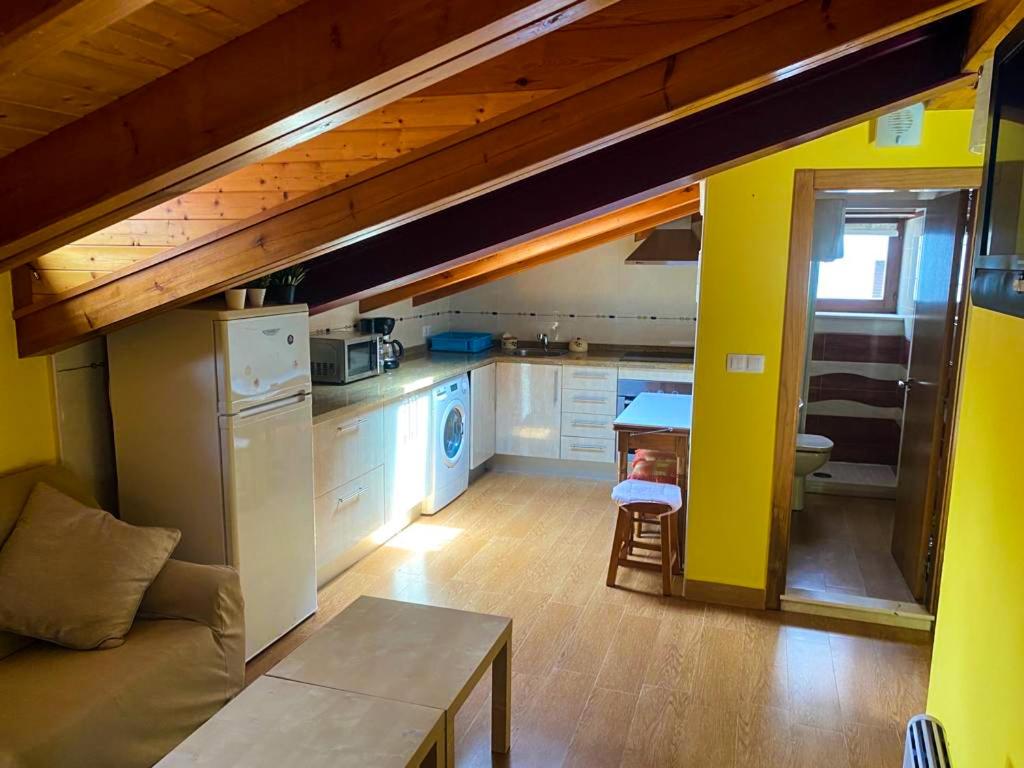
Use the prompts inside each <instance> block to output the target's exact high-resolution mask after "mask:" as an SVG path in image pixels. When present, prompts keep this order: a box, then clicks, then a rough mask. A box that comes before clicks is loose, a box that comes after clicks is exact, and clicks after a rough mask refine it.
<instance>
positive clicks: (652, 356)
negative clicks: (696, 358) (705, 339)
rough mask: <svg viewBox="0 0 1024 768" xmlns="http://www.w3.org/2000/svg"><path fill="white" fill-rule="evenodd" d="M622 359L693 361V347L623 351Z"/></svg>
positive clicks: (663, 361) (660, 361)
mask: <svg viewBox="0 0 1024 768" xmlns="http://www.w3.org/2000/svg"><path fill="white" fill-rule="evenodd" d="M621 359H622V360H623V361H625V362H627V363H692V362H693V348H692V347H691V348H687V347H682V348H680V349H679V350H672V351H671V352H654V351H650V352H623V353H622V358H621Z"/></svg>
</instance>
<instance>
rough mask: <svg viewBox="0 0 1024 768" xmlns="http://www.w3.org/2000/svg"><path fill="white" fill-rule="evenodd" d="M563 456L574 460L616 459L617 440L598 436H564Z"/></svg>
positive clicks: (604, 460)
mask: <svg viewBox="0 0 1024 768" xmlns="http://www.w3.org/2000/svg"><path fill="white" fill-rule="evenodd" d="M562 458H563V459H572V460H574V461H603V462H607V463H609V464H611V463H613V462H614V461H615V441H614V440H612V439H602V438H598V437H563V438H562Z"/></svg>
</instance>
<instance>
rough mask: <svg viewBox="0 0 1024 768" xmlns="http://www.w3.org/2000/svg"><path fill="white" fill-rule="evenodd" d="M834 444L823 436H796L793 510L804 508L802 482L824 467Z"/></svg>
mask: <svg viewBox="0 0 1024 768" xmlns="http://www.w3.org/2000/svg"><path fill="white" fill-rule="evenodd" d="M833 445H834V443H833V442H832V441H831V440H829V439H828V438H827V437H825V436H824V435H805V434H803V433H801V434H798V435H797V436H796V466H795V468H794V470H793V475H794V479H793V509H803V508H804V481H805V480H806V478H807V476H808V475H809V474H811V473H812V472H814V471H816V470H819V469H821V468H822V467H824V466H825V465H826V464H827V463H828V460H829V457H830V456H831V455H832V447H833Z"/></svg>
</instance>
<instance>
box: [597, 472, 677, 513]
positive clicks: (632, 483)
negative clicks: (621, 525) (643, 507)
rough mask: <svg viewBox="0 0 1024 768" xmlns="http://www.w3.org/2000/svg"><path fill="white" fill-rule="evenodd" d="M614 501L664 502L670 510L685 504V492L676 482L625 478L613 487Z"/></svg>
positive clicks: (625, 502)
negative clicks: (654, 481) (653, 481)
mask: <svg viewBox="0 0 1024 768" xmlns="http://www.w3.org/2000/svg"><path fill="white" fill-rule="evenodd" d="M612 501H614V502H615V503H616V504H618V505H619V506H620V507H622V506H625V505H626V504H663V505H664V506H666V507H668V508H669V509H668V511H669V512H675V511H676V510H678V509H680V508H681V507H682V506H683V492H682V491H681V490H680V488H679V486H678V485H675V484H674V483H652V482H651V481H650V480H623V481H622V482H621V483H619V484H618V485H616V486H615V487H614V488H612Z"/></svg>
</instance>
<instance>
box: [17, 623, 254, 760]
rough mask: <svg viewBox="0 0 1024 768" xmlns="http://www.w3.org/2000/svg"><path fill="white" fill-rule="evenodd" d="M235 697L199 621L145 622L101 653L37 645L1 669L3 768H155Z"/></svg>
mask: <svg viewBox="0 0 1024 768" xmlns="http://www.w3.org/2000/svg"><path fill="white" fill-rule="evenodd" d="M235 690H236V689H235V687H234V686H233V684H232V682H231V680H230V679H229V674H228V669H227V665H226V663H225V658H224V654H223V650H222V648H221V647H220V645H219V644H218V643H217V641H216V637H215V633H214V632H213V631H212V630H211V629H210V628H209V627H207V626H205V625H203V624H199V623H197V622H194V621H185V620H172V619H160V620H145V619H139V620H138V621H136V622H135V626H134V627H132V630H131V632H130V633H129V635H128V637H127V641H126V642H125V643H124V645H122V646H120V647H118V648H114V649H112V650H109V651H103V652H102V653H89V652H86V651H71V650H67V649H65V648H60V647H58V646H55V645H51V644H49V643H35V644H33V645H32V646H31V647H29V648H26V649H25V650H23V651H21V652H19V653H16V654H14V655H13V656H9V657H8V658H6V659H4V660H3V661H0V767H2V768H44V767H45V768H53V766H103V767H104V768H143V766H151V765H153V764H154V763H155V762H157V761H158V760H159V759H160V758H161V757H163V756H164V755H165V754H166V753H167V752H169V751H170V750H172V749H173V748H174V747H175V746H177V745H178V744H179V743H180V742H181V741H182V740H184V739H185V738H186V737H187V736H188V735H189V734H190V733H191V732H192V731H193V730H195V729H196V728H198V727H199V726H200V725H202V724H203V723H204V722H205V721H206V720H207V719H208V718H210V717H211V716H212V715H213V714H214V713H215V712H216V711H217V710H218V709H220V708H221V707H222V706H224V704H226V703H227V702H228V700H229V699H230V698H231V695H232V694H233V693H234V692H235Z"/></svg>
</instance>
